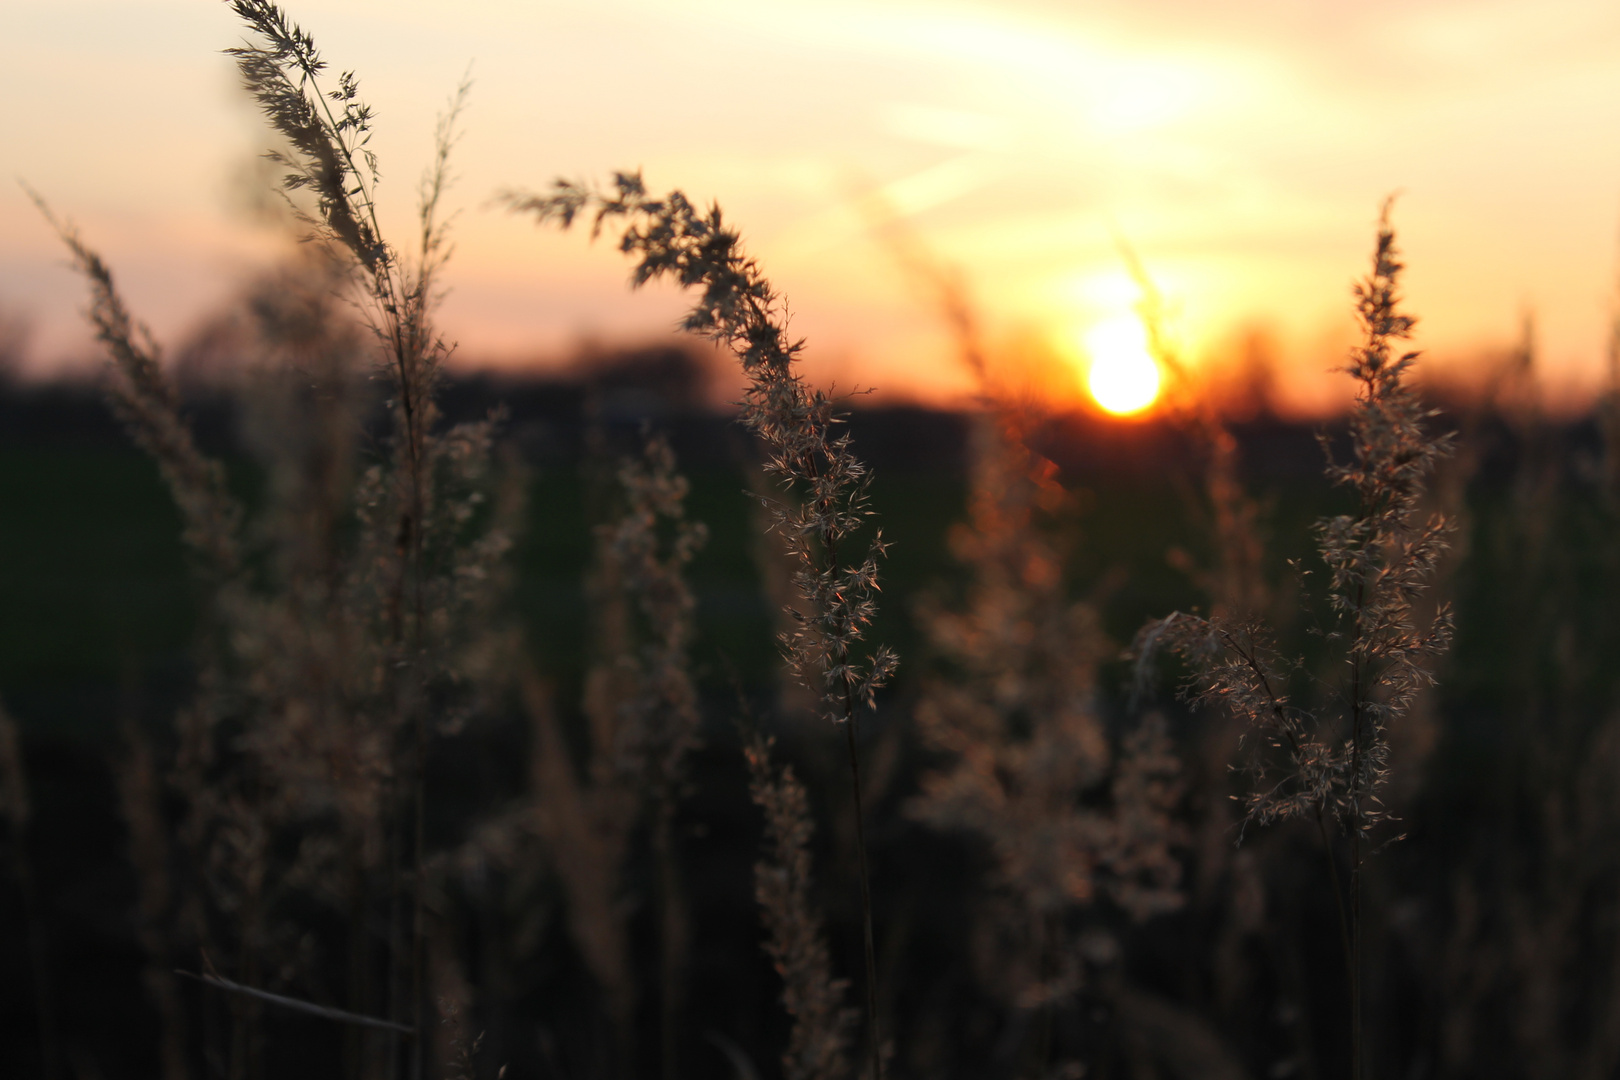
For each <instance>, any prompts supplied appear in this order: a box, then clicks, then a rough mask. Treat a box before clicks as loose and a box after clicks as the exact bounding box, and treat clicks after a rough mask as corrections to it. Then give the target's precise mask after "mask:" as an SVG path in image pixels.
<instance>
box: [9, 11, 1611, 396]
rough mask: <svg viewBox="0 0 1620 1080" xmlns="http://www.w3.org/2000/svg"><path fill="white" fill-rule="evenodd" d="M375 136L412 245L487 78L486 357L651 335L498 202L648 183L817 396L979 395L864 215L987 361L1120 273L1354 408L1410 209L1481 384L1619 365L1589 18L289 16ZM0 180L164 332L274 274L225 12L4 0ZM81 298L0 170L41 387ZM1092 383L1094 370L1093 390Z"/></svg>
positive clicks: (460, 318)
mask: <svg viewBox="0 0 1620 1080" xmlns="http://www.w3.org/2000/svg"><path fill="white" fill-rule="evenodd" d="M288 11H289V14H291V15H292V17H293V18H295V19H296V20H297V21H298V22H300V23H301V24H302V25H303V26H304V27H305V28H306V29H308V30H309V31H310V32H311V33H313V35H314V36H315V39H316V42H317V43H318V45H319V46H320V48H321V50H322V52H323V53H324V55H325V57H326V59H327V60H328V62H329V63H330V64H331V65H332V67H333V68H334V69H352V70H354V71H355V72H356V73H357V74H358V76H359V78H360V85H361V91H362V96H363V97H364V99H365V100H366V101H367V102H368V103H369V104H370V105H371V106H372V107H373V109H374V110H375V113H376V122H375V125H376V135H375V138H374V140H373V143H372V145H373V148H374V149H375V150H376V151H377V153H378V154H379V157H380V158H381V162H382V172H383V183H382V187H381V194H382V208H383V211H384V218H383V223H384V229H385V232H393V233H394V234H395V235H399V236H408V235H409V230H410V228H411V225H412V215H413V204H414V198H415V192H416V184H417V179H418V177H419V175H420V173H421V170H422V168H423V166H424V165H425V164H426V162H427V159H428V155H429V152H430V150H431V143H432V130H433V123H434V119H435V116H436V115H437V113H438V112H439V111H441V110H442V108H443V107H444V104H445V102H446V100H447V98H448V97H449V95H450V94H451V93H452V92H453V90H454V88H455V87H456V85H457V84H458V82H460V80H461V79H462V77H463V75H464V73H466V72H467V71H468V70H469V66H470V71H471V78H472V81H473V87H472V91H471V96H470V100H469V104H468V109H467V112H466V114H465V120H464V124H463V129H462V130H463V135H462V138H461V141H460V142H459V144H458V145H457V148H456V154H455V159H454V166H453V170H454V172H455V174H456V177H457V183H456V187H455V188H454V189H453V191H452V193H451V197H450V201H451V203H452V204H453V205H455V206H457V207H458V208H459V216H458V217H457V218H456V221H455V237H456V245H457V246H456V252H455V256H454V259H453V262H452V263H451V266H450V268H449V270H448V272H447V274H446V282H447V284H448V285H449V287H450V290H451V291H450V293H449V295H448V297H447V298H446V300H445V303H444V307H443V310H442V313H441V317H440V323H441V325H442V328H443V330H444V332H445V334H446V335H447V336H448V337H450V338H452V339H454V340H455V341H457V342H458V356H459V357H460V358H461V360H462V361H463V362H465V363H469V364H478V365H505V366H513V365H542V366H543V365H545V364H555V363H558V362H560V360H561V359H562V358H564V357H566V356H568V355H570V354H571V353H572V352H574V351H575V350H577V349H578V348H579V347H580V346H582V345H584V344H596V345H612V344H617V343H620V342H625V343H630V342H640V341H648V340H654V339H658V338H660V337H662V336H664V335H667V334H668V333H669V332H670V329H671V327H672V326H673V325H674V323H675V321H676V319H677V318H678V316H679V314H680V312H681V310H682V301H681V297H680V296H679V295H678V293H676V292H675V291H674V290H673V289H672V288H669V287H654V288H651V289H648V290H644V291H643V292H641V293H631V292H630V291H629V290H628V288H627V284H626V282H627V274H626V271H627V267H626V265H625V264H624V262H623V259H622V257H621V256H620V255H619V254H618V253H617V252H616V251H615V250H614V248H613V245H612V244H611V243H609V242H607V241H598V242H597V243H595V244H592V243H591V242H590V240H589V238H588V236H587V235H585V234H584V233H577V234H566V235H565V234H558V233H556V232H554V231H546V230H540V229H537V228H535V227H534V226H533V225H532V224H530V223H529V222H527V221H524V220H521V219H517V218H513V217H511V216H509V215H507V214H506V213H504V212H503V211H501V210H499V209H498V208H496V207H494V206H493V205H492V199H493V197H494V196H495V195H496V194H497V193H498V192H500V191H503V190H510V189H514V188H519V189H521V188H540V187H544V186H545V185H547V184H549V183H550V182H551V181H552V180H553V179H554V178H556V177H558V176H567V177H577V178H596V179H605V178H606V177H608V176H609V175H610V174H611V172H612V171H613V170H616V169H636V168H639V169H641V170H642V172H643V175H644V176H645V179H646V182H647V185H648V187H649V188H650V189H652V190H655V191H657V190H663V189H667V188H679V189H681V190H683V191H685V192H686V193H687V194H688V195H689V196H690V197H692V198H693V199H694V200H695V201H698V202H705V203H706V202H708V201H711V200H713V201H717V202H718V203H719V204H720V205H721V206H722V207H723V208H724V210H725V212H726V214H727V216H728V217H729V218H730V219H731V220H732V221H733V222H734V223H736V224H737V225H738V226H740V228H741V229H742V232H743V235H744V237H745V241H746V244H747V247H748V249H749V251H750V252H751V253H753V254H754V255H755V256H757V257H758V259H759V261H760V264H761V265H762V267H763V268H764V270H765V272H766V274H767V275H768V276H769V277H770V279H771V281H772V283H773V284H774V285H775V286H776V287H777V289H778V290H779V291H780V292H781V293H782V294H784V295H785V296H786V297H787V298H788V300H789V303H790V305H791V311H792V319H793V328H794V330H795V331H796V332H797V333H798V334H800V335H802V336H803V337H805V338H806V339H807V341H808V343H809V344H808V351H807V361H806V363H807V365H808V368H809V371H810V373H811V374H812V375H814V376H815V377H816V378H818V379H819V380H822V381H829V382H835V383H836V384H837V385H839V386H842V387H846V388H850V387H873V388H875V389H876V393H877V395H878V396H880V397H882V398H886V399H890V400H905V399H911V400H921V401H928V402H949V401H954V400H960V399H961V398H962V397H963V396H964V395H966V394H968V393H969V391H970V386H971V384H970V381H969V379H968V376H967V374H966V373H965V372H964V371H963V370H961V368H960V365H958V364H957V363H956V362H955V361H954V360H953V354H952V351H951V347H950V343H949V338H948V336H947V334H946V332H945V330H944V328H943V326H942V325H941V322H940V320H939V319H938V318H937V317H936V315H935V313H934V311H933V308H932V305H931V303H930V301H929V298H928V296H927V295H926V293H925V291H923V290H920V289H919V288H918V287H917V285H916V283H915V282H913V281H911V280H909V279H908V278H907V276H906V275H905V274H904V273H903V272H902V271H901V270H900V268H899V267H898V265H897V263H896V260H895V259H894V258H893V257H892V256H891V254H890V251H889V250H888V247H887V246H886V245H885V243H884V242H883V241H882V240H881V238H880V237H879V235H878V234H877V232H876V231H875V228H874V218H873V213H872V210H871V208H872V207H874V206H883V207H885V208H887V212H888V213H890V214H892V215H893V216H894V217H895V218H896V219H897V220H899V221H900V222H901V223H902V224H903V225H904V227H905V230H906V232H907V233H909V234H910V235H911V236H913V237H915V238H916V239H917V240H918V241H920V242H921V243H922V244H924V245H926V247H927V248H928V249H929V250H930V251H932V252H933V253H934V255H935V256H936V257H937V258H938V259H939V260H941V261H942V262H944V263H947V264H949V265H951V266H954V267H956V268H957V269H958V270H959V271H960V272H961V273H962V274H963V275H964V280H965V281H966V282H967V283H968V285H969V286H970V288H971V290H972V293H973V296H974V298H975V303H976V305H977V308H978V310H979V312H980V314H981V317H982V319H983V321H984V324H985V326H986V328H987V333H988V335H989V336H990V337H991V339H992V341H994V342H996V343H997V344H998V346H1000V347H1002V348H1003V350H1004V351H1008V352H1010V351H1012V350H1015V349H1024V348H1039V349H1044V350H1047V351H1049V352H1050V353H1051V354H1052V355H1054V356H1058V357H1073V358H1075V363H1076V365H1077V368H1076V370H1077V371H1078V365H1079V364H1081V363H1083V359H1082V358H1083V354H1084V351H1085V348H1086V344H1085V343H1086V342H1087V340H1088V335H1089V339H1090V340H1097V337H1098V335H1097V334H1096V333H1095V331H1096V328H1097V327H1098V326H1099V325H1103V324H1109V323H1110V321H1111V320H1112V321H1114V322H1116V323H1117V320H1118V319H1120V318H1121V317H1122V316H1126V315H1129V313H1130V312H1131V311H1132V310H1133V308H1134V306H1135V304H1136V303H1137V302H1138V301H1139V299H1140V296H1139V293H1138V291H1137V289H1136V287H1135V286H1134V284H1133V283H1132V279H1131V278H1130V276H1129V274H1128V273H1127V272H1126V269H1125V265H1124V263H1123V261H1122V259H1121V256H1120V248H1119V244H1120V241H1121V240H1123V241H1125V242H1126V243H1128V244H1129V246H1130V247H1131V248H1132V249H1133V250H1135V251H1136V253H1137V254H1138V255H1139V257H1140V258H1141V261H1142V263H1143V265H1144V266H1145V267H1146V269H1147V271H1148V273H1149V275H1150V276H1151V277H1152V278H1153V280H1154V282H1155V284H1156V286H1157V288H1158V290H1159V292H1160V293H1161V294H1162V296H1163V300H1164V304H1165V310H1166V311H1167V313H1168V316H1169V325H1170V327H1171V332H1172V334H1173V336H1174V338H1175V340H1176V341H1177V343H1178V346H1179V349H1180V351H1181V352H1182V353H1183V354H1184V355H1185V356H1186V357H1187V358H1188V361H1189V363H1191V364H1193V365H1194V366H1195V367H1199V368H1200V370H1202V371H1203V372H1205V373H1206V375H1208V376H1209V377H1211V378H1216V377H1218V376H1219V375H1220V373H1222V372H1224V371H1226V370H1228V367H1229V363H1228V361H1229V358H1230V357H1232V356H1234V355H1237V354H1238V353H1239V352H1241V347H1240V346H1241V343H1242V342H1244V341H1249V340H1257V339H1258V340H1264V341H1266V342H1268V343H1269V348H1268V355H1270V356H1271V357H1272V359H1273V363H1274V364H1275V367H1276V381H1277V385H1278V394H1279V396H1280V397H1281V399H1282V403H1283V404H1284V405H1286V406H1289V407H1292V408H1295V409H1299V410H1304V411H1310V410H1313V409H1321V408H1325V407H1327V406H1328V405H1330V404H1331V403H1332V402H1333V401H1334V400H1336V395H1338V394H1341V393H1342V392H1343V390H1344V386H1343V385H1342V384H1343V383H1344V382H1345V380H1343V378H1342V376H1334V375H1332V374H1331V373H1330V369H1331V368H1332V367H1333V366H1334V365H1335V364H1337V363H1339V362H1341V361H1342V356H1343V352H1344V349H1345V348H1346V347H1347V346H1348V345H1349V344H1350V343H1351V342H1352V341H1353V333H1354V326H1353V322H1352V320H1351V315H1350V312H1351V306H1350V285H1351V283H1352V282H1353V281H1354V280H1355V279H1356V278H1357V277H1358V276H1360V275H1361V274H1363V273H1365V270H1366V266H1367V263H1368V260H1369V256H1370V252H1371V246H1372V241H1373V235H1374V226H1375V223H1376V220H1377V216H1378V211H1379V207H1380V205H1381V204H1382V202H1383V201H1384V199H1385V198H1386V197H1388V196H1390V195H1392V194H1397V193H1398V198H1397V200H1396V203H1395V208H1394V221H1395V224H1396V227H1397V230H1398V233H1399V237H1400V244H1401V247H1402V249H1403V250H1404V252H1405V255H1406V262H1407V265H1408V271H1407V276H1406V295H1407V297H1408V306H1409V308H1410V309H1411V310H1412V311H1413V312H1414V313H1415V314H1416V315H1417V316H1418V318H1419V320H1420V321H1419V326H1418V332H1417V340H1416V344H1417V346H1418V347H1420V348H1422V349H1424V350H1425V351H1426V355H1427V356H1428V357H1429V362H1430V363H1431V364H1432V365H1433V367H1434V369H1435V370H1437V371H1442V372H1446V373H1449V374H1450V375H1452V376H1454V377H1455V378H1457V379H1461V380H1467V379H1474V378H1479V377H1482V376H1483V375H1484V374H1488V372H1489V371H1490V370H1491V368H1492V365H1493V364H1496V363H1499V362H1500V358H1501V357H1502V356H1503V355H1504V354H1505V353H1506V352H1507V350H1509V349H1511V348H1512V347H1513V346H1514V345H1515V344H1516V343H1517V342H1518V341H1520V340H1521V339H1522V338H1523V335H1524V333H1525V330H1524V327H1525V326H1526V324H1527V320H1528V321H1529V323H1530V324H1531V325H1532V326H1533V340H1534V343H1535V346H1536V350H1537V356H1538V365H1539V370H1540V372H1541V376H1542V380H1543V384H1544V386H1545V387H1546V389H1547V392H1548V394H1549V395H1550V397H1552V398H1553V399H1556V400H1563V401H1576V400H1578V399H1579V398H1580V396H1581V395H1582V394H1586V393H1590V392H1591V391H1592V390H1594V389H1595V388H1597V387H1599V386H1600V385H1602V383H1603V381H1604V380H1605V379H1606V378H1607V359H1606V347H1607V340H1608V325H1609V320H1610V312H1611V308H1612V307H1613V295H1614V291H1615V290H1614V281H1615V277H1616V262H1617V251H1620V243H1617V237H1620V7H1617V6H1616V5H1614V4H1612V3H1604V2H1595V0H1564V2H1561V3H1559V4H1556V5H1551V4H1545V3H1526V2H1522V0H1511V2H1509V0H1469V2H1453V0H1402V2H1398V3H1397V2H1385V0H1362V2H1358V3H1355V4H1346V3H1337V2H1326V0H1320V2H1313V3H1308V2H1303V0H1299V2H1288V0H1241V2H1221V0H1131V2H1120V3H1114V2H1097V3H1078V2H1073V0H1070V2H1057V0H1050V2H1048V0H998V2H994V3H989V2H978V0H972V2H969V0H956V2H932V3H910V2H897V0H859V2H845V0H815V2H813V3H810V2H799V0H682V2H680V3H676V4H671V3H668V2H652V0H594V2H592V3H589V4H574V3H559V2H551V0H527V2H517V0H458V2H455V3H450V2H446V0H386V2H384V0H320V2H318V3H317V2H309V3H304V4H299V3H297V2H296V0H295V2H294V3H292V4H290V5H289V6H288ZM0 12H3V14H4V21H5V25H6V32H5V34H4V35H3V37H0V103H3V104H4V106H5V107H4V109H3V110H0V166H3V167H4V172H6V173H9V174H10V175H11V176H12V177H15V178H18V179H21V180H23V181H26V183H27V184H29V185H31V186H32V187H33V188H35V189H37V190H38V191H39V192H40V193H41V194H42V195H43V196H44V197H45V198H46V199H47V200H49V202H50V204H51V205H52V207H53V208H54V209H55V211H56V212H57V213H58V214H60V215H62V216H64V217H67V218H71V219H72V220H73V221H74V222H75V223H77V225H78V226H79V227H80V228H81V230H82V231H83V233H84V235H85V237H86V239H87V240H89V241H90V242H91V243H92V245H94V246H96V247H97V248H99V249H100V250H101V252H102V254H103V255H104V256H105V257H106V258H107V259H108V261H109V262H110V263H111V265H112V266H113V267H114V269H115V272H116V273H117V274H118V277H119V280H120V282H121V283H122V285H123V287H124V289H125V291H126V293H127V294H128V296H129V298H130V301H131V304H132V306H133V307H134V308H135V309H136V310H137V312H138V313H139V314H140V315H141V316H142V317H143V318H145V319H146V320H147V321H148V322H149V323H150V324H151V325H152V326H153V328H154V330H155V331H156V333H157V335H158V337H159V339H160V340H162V341H164V342H166V343H168V344H170V345H171V346H172V345H175V344H178V343H180V342H182V341H184V340H185V337H186V335H187V333H188V332H190V331H192V330H194V329H195V327H196V326H197V325H198V324H199V323H200V321H201V320H202V319H204V318H205V317H206V316H207V315H208V313H209V312H210V311H212V310H216V309H217V308H218V307H219V305H221V304H223V303H225V302H227V301H228V299H229V297H230V296H231V295H232V294H233V291H234V290H236V289H238V288H240V286H241V283H242V282H243V281H245V280H246V279H248V278H249V277H250V276H251V275H252V274H253V273H254V271H255V269H256V268H259V267H263V266H265V265H267V264H268V263H269V262H270V261H272V260H274V259H275V258H277V257H278V255H280V254H281V253H282V252H284V251H285V249H286V246H287V240H286V237H285V234H284V231H283V230H281V229H279V228H277V227H275V226H272V225H268V224H266V222H265V221H264V220H263V218H262V216H256V215H255V213H254V212H253V211H252V209H251V208H252V206H253V205H254V203H255V202H256V196H255V194H254V192H256V191H259V190H261V188H262V185H263V183H264V179H265V177H264V172H263V168H262V166H261V164H260V162H259V159H258V156H257V155H258V154H259V153H260V151H262V150H263V149H264V148H265V146H266V145H267V139H266V137H265V134H264V130H263V128H262V125H261V123H260V121H259V119H258V118H257V116H256V115H255V113H254V111H253V108H252V106H251V105H250V104H249V103H248V102H247V100H246V98H245V95H244V94H243V93H242V92H241V91H240V89H239V88H238V87H237V82H236V78H235V74H234V70H233V68H232V66H231V63H230V60H229V58H227V57H225V56H224V55H222V53H221V50H222V49H224V48H226V47H228V46H230V45H233V44H237V43H238V42H239V41H240V40H241V37H242V33H241V31H240V30H239V29H238V26H237V24H236V22H235V19H234V16H233V15H232V14H231V12H230V9H229V7H228V5H226V4H225V3H222V2H212V0H184V2H181V0H163V2H160V0H0ZM83 305H84V293H83V287H82V285H81V283H79V282H78V281H76V280H75V278H74V276H73V274H72V272H71V271H70V270H69V269H68V268H67V266H66V264H65V261H64V256H63V251H62V249H61V246H60V243H59V241H57V240H56V238H55V237H54V235H53V234H52V233H51V231H50V229H49V228H48V227H47V226H46V225H45V224H44V222H43V221H42V220H41V218H40V216H39V214H38V213H37V211H36V210H35V209H34V207H33V206H32V204H31V203H30V202H29V200H28V198H27V196H26V194H25V193H24V192H23V190H22V189H21V187H19V186H17V185H14V184H6V185H4V186H0V314H9V315H10V316H11V317H13V318H19V317H20V318H23V319H25V320H26V321H27V322H28V324H29V325H30V326H31V328H32V335H31V338H30V341H31V354H30V355H31V359H30V366H31V369H32V370H35V371H42V372H43V371H49V370H57V369H60V368H61V367H62V366H63V365H66V364H70V363H72V362H75V360H76V358H80V359H82V358H83V357H86V356H89V355H91V354H92V349H91V345H90V341H89V336H88V333H87V331H86V330H85V329H84V327H83V323H82V318H81V311H82V308H83ZM1076 378H1077V379H1078V375H1077V376H1076Z"/></svg>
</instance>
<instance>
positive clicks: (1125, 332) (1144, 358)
mask: <svg viewBox="0 0 1620 1080" xmlns="http://www.w3.org/2000/svg"><path fill="white" fill-rule="evenodd" d="M1084 340H1085V351H1086V389H1088V390H1090V391H1091V396H1092V397H1093V398H1095V399H1096V402H1097V404H1098V405H1100V406H1102V408H1103V409H1104V410H1105V411H1107V412H1111V413H1113V414H1114V415H1115V416H1129V415H1131V414H1132V413H1139V412H1141V411H1142V410H1143V409H1145V408H1147V407H1148V406H1149V405H1152V404H1153V402H1154V401H1155V400H1156V399H1157V398H1158V396H1159V365H1158V364H1157V363H1155V362H1154V359H1153V354H1152V353H1151V352H1150V351H1149V349H1148V340H1147V332H1146V331H1145V330H1144V329H1143V328H1142V323H1141V320H1139V319H1137V318H1136V317H1135V316H1133V315H1121V316H1119V317H1117V318H1113V319H1109V320H1108V321H1107V322H1102V323H1098V324H1097V325H1096V326H1094V327H1092V328H1091V329H1090V330H1088V331H1086V334H1085V339H1084Z"/></svg>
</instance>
